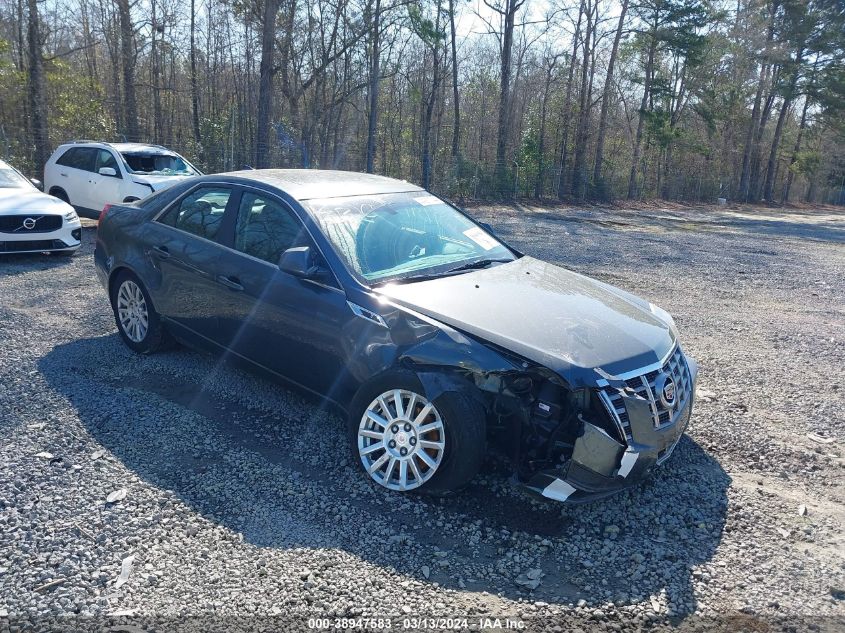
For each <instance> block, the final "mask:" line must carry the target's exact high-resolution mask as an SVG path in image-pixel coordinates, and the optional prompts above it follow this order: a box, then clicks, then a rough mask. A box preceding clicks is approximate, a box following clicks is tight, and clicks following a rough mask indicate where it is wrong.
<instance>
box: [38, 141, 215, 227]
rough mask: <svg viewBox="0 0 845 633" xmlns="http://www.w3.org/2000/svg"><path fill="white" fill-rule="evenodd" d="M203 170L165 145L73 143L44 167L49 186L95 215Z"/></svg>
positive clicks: (82, 211)
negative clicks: (106, 206) (113, 205)
mask: <svg viewBox="0 0 845 633" xmlns="http://www.w3.org/2000/svg"><path fill="white" fill-rule="evenodd" d="M199 175H202V172H201V171H200V170H198V169H197V168H196V167H194V166H193V165H192V164H191V163H189V162H188V161H187V160H186V159H185V158H183V157H182V156H180V155H179V154H177V153H176V152H173V151H171V150H169V149H167V148H166V147H162V146H161V145H146V144H142V143H99V142H96V141H73V142H72V143H66V144H64V145H60V146H59V148H58V149H56V151H55V152H53V155H52V156H50V160H48V161H47V164H46V165H45V166H44V190H45V191H46V192H47V193H49V194H50V195H52V196H55V197H57V198H60V199H61V200H64V201H65V202H69V203H70V204H72V205H73V206H74V207H75V208H76V210H77V212H78V213H79V214H80V215H84V216H87V217H93V218H96V217H98V216H99V214H100V211H101V210H102V209H103V207H104V206H105V205H107V204H120V203H121V202H134V201H135V200H140V199H141V198H144V197H145V196H148V195H149V194H151V193H153V192H154V191H159V190H161V189H166V188H167V187H169V186H170V185H173V184H176V183H177V182H180V181H182V180H184V179H185V178H189V177H191V176H199Z"/></svg>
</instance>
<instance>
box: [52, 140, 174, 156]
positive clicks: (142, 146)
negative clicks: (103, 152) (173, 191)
mask: <svg viewBox="0 0 845 633" xmlns="http://www.w3.org/2000/svg"><path fill="white" fill-rule="evenodd" d="M61 147H62V148H63V149H64V148H69V147H97V148H105V147H110V148H111V149H113V150H116V151H118V152H120V153H121V154H122V153H124V152H127V153H132V152H144V153H145V154H176V152H175V151H173V150H172V149H168V148H166V147H163V146H162V145H149V144H147V143H109V142H108V141H70V142H68V143H64V144H62V145H61Z"/></svg>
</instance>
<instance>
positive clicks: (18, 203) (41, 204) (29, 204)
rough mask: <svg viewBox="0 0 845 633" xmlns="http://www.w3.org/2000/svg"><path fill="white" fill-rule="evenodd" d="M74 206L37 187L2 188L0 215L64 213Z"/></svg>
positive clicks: (0, 192)
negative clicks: (42, 191)
mask: <svg viewBox="0 0 845 633" xmlns="http://www.w3.org/2000/svg"><path fill="white" fill-rule="evenodd" d="M69 211H73V207H71V206H70V205H69V204H67V203H65V202H62V201H61V200H59V199H58V198H54V197H53V196H48V195H47V194H46V193H41V192H40V191H38V190H37V189H19V188H14V189H13V188H0V215H18V214H26V213H32V214H34V215H35V214H40V215H45V214H53V215H64V214H65V213H68V212H69Z"/></svg>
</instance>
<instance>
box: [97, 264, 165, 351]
mask: <svg viewBox="0 0 845 633" xmlns="http://www.w3.org/2000/svg"><path fill="white" fill-rule="evenodd" d="M111 303H112V309H113V310H114V318H115V322H116V323H117V329H118V331H119V332H120V337H121V338H122V339H123V342H124V343H126V345H127V346H128V347H129V348H130V349H132V350H133V351H135V352H138V353H139V354H151V353H152V352H155V351H157V350H159V349H161V348H162V347H163V346H164V344H165V343H166V341H167V334H166V332H165V331H164V327H163V326H162V324H161V320H160V319H159V316H158V313H157V312H156V311H155V308H154V307H153V303H152V300H151V299H150V295H149V293H148V292H147V290H146V288H144V285H143V284H142V283H141V280H140V279H138V278H137V277H136V276H135V275H133V274H132V273H129V272H126V271H124V272H121V273H119V275H118V278H117V279H115V282H114V284H113V286H112V296H111Z"/></svg>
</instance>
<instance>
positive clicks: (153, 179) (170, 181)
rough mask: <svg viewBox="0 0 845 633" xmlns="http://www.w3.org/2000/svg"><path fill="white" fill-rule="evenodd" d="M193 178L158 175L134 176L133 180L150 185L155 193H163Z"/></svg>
mask: <svg viewBox="0 0 845 633" xmlns="http://www.w3.org/2000/svg"><path fill="white" fill-rule="evenodd" d="M185 178H193V176H159V175H156V174H132V180H134V181H135V182H136V183H139V184H142V185H149V186H150V187H152V188H153V190H154V191H161V190H162V189H167V188H168V187H170V186H172V185H175V184H176V183H177V182H182V181H184V180H185Z"/></svg>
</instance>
